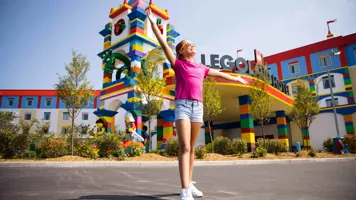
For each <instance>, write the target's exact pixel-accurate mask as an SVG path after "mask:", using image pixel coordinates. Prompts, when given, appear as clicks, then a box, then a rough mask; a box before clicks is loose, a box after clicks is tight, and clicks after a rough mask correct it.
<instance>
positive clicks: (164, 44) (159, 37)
mask: <svg viewBox="0 0 356 200" xmlns="http://www.w3.org/2000/svg"><path fill="white" fill-rule="evenodd" d="M147 18H148V20H149V21H150V23H151V27H152V30H153V33H154V34H155V36H156V38H157V40H158V42H159V44H160V45H161V46H162V48H163V51H164V54H166V56H167V59H168V61H169V62H170V63H171V65H172V67H173V66H174V65H175V63H176V57H175V56H174V54H173V51H172V49H171V48H170V47H169V46H168V44H167V42H166V41H165V40H164V38H163V37H162V35H161V32H160V31H159V29H158V27H157V25H156V23H155V21H154V20H153V18H152V11H151V8H148V9H147Z"/></svg>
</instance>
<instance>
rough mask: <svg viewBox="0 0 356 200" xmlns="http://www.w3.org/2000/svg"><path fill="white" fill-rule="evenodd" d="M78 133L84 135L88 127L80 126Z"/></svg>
mask: <svg viewBox="0 0 356 200" xmlns="http://www.w3.org/2000/svg"><path fill="white" fill-rule="evenodd" d="M80 133H81V134H83V135H85V134H87V133H88V126H81V129H80Z"/></svg>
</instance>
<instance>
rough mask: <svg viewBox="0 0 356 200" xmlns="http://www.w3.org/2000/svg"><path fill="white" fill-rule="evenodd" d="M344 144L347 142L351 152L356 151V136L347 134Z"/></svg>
mask: <svg viewBox="0 0 356 200" xmlns="http://www.w3.org/2000/svg"><path fill="white" fill-rule="evenodd" d="M343 143H344V146H345V145H346V144H347V146H348V149H349V152H350V153H356V136H355V135H354V134H346V135H345V136H344V139H343Z"/></svg>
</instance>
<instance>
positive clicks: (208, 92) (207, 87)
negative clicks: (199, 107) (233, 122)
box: [203, 77, 223, 153]
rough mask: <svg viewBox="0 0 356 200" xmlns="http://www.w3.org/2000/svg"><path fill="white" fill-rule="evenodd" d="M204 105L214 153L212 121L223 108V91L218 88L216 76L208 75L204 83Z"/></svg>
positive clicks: (205, 118) (205, 119)
mask: <svg viewBox="0 0 356 200" xmlns="http://www.w3.org/2000/svg"><path fill="white" fill-rule="evenodd" d="M203 105H204V106H203V107H204V121H207V122H208V127H209V133H210V140H211V148H212V153H214V145H213V135H212V131H211V122H212V121H213V119H214V118H215V117H216V116H217V115H218V114H220V113H221V112H222V111H223V109H222V108H221V93H220V92H219V90H217V89H216V80H215V78H214V77H207V78H206V79H205V80H204V84H203Z"/></svg>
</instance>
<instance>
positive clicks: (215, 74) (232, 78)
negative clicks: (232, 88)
mask: <svg viewBox="0 0 356 200" xmlns="http://www.w3.org/2000/svg"><path fill="white" fill-rule="evenodd" d="M208 76H213V77H221V78H223V79H226V80H230V81H239V82H241V83H243V84H247V81H246V80H244V79H243V78H241V76H239V75H238V76H231V75H229V74H226V73H223V72H220V71H218V70H215V69H210V70H209V72H208Z"/></svg>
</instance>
